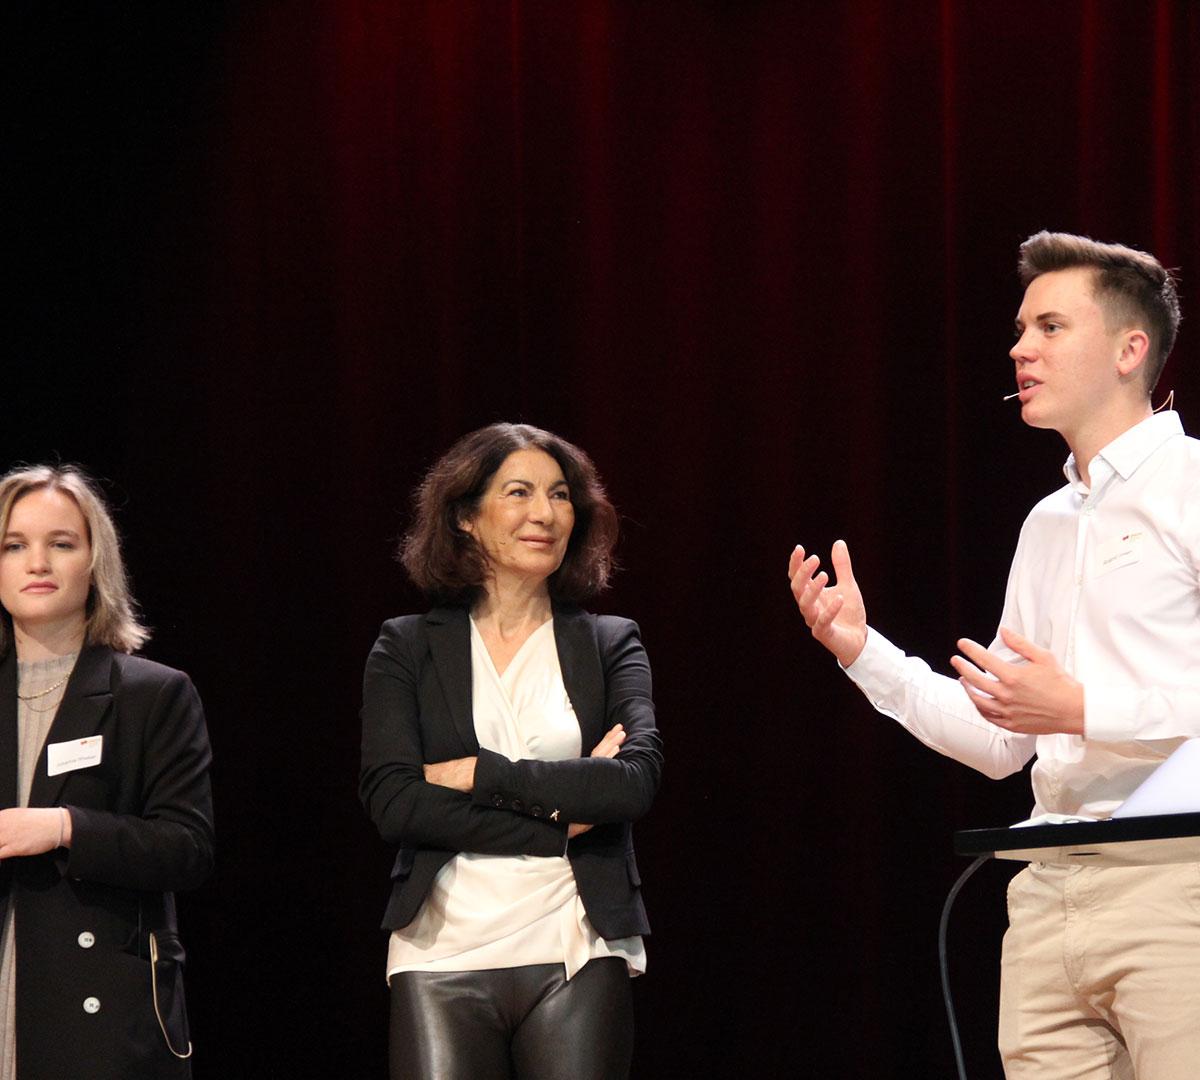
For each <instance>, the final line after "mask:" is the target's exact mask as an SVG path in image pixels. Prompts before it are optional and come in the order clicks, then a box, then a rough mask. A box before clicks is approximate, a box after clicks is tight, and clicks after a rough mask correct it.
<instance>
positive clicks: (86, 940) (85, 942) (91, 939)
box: [75, 930, 96, 949]
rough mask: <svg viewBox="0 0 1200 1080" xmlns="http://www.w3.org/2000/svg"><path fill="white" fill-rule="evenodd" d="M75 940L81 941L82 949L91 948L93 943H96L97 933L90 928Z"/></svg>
mask: <svg viewBox="0 0 1200 1080" xmlns="http://www.w3.org/2000/svg"><path fill="white" fill-rule="evenodd" d="M75 940H76V941H78V942H79V947H80V948H81V949H90V948H91V947H92V946H93V945H95V944H96V935H95V934H93V933H92V932H91V931H90V930H85V931H84V932H83V933H82V934H80V935H79V937H77V938H76V939H75Z"/></svg>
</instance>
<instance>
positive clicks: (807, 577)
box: [788, 540, 867, 667]
mask: <svg viewBox="0 0 1200 1080" xmlns="http://www.w3.org/2000/svg"><path fill="white" fill-rule="evenodd" d="M829 557H830V561H831V562H832V563H833V571H834V573H835V574H836V575H837V581H836V583H834V584H830V581H829V575H828V574H827V573H825V571H824V570H820V569H819V567H820V565H821V560H820V559H818V558H817V557H816V556H815V555H809V556H807V557H806V556H805V553H804V548H802V547H801V546H800V545H799V544H797V545H796V549H795V550H794V551H793V552H792V557H791V559H790V560H789V561H788V579H789V580H790V581H791V583H792V595H793V596H794V597H795V598H796V606H797V607H798V608H799V609H800V614H801V615H803V616H804V621H805V623H806V624H807V625H808V628H809V629H810V630H811V631H812V636H813V637H814V638H816V639H817V641H819V642H820V643H821V644H822V645H824V646H825V648H827V649H828V650H829V651H830V652H831V653H833V655H834V656H836V657H837V658H838V662H839V663H840V664H841V665H842V667H849V666H850V665H851V664H853V663H854V661H855V660H857V659H858V654H859V653H861V652H862V650H863V646H864V645H866V643H867V609H866V605H864V604H863V598H862V593H861V592H860V591H859V588H858V582H856V581H855V580H854V568H853V567H852V566H851V564H850V549H849V548H848V547H847V546H846V541H844V540H838V541H837V542H836V543H835V544H834V545H833V550H832V551H831V552H830V553H829Z"/></svg>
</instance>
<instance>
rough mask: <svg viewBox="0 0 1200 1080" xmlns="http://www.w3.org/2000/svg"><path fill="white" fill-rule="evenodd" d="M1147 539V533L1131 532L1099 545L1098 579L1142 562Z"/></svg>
mask: <svg viewBox="0 0 1200 1080" xmlns="http://www.w3.org/2000/svg"><path fill="white" fill-rule="evenodd" d="M1145 539H1146V534H1145V533H1141V532H1129V533H1125V534H1124V535H1122V536H1114V537H1112V538H1111V539H1108V540H1105V541H1103V542H1102V543H1101V544H1099V545H1097V547H1096V577H1103V576H1104V575H1105V574H1107V573H1109V572H1111V571H1113V570H1120V569H1121V567H1122V566H1131V565H1132V564H1133V563H1136V562H1141V559H1142V541H1143V540H1145Z"/></svg>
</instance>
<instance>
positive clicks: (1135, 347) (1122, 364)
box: [1117, 330, 1150, 378]
mask: <svg viewBox="0 0 1200 1080" xmlns="http://www.w3.org/2000/svg"><path fill="white" fill-rule="evenodd" d="M1149 355H1150V335H1149V334H1147V333H1146V331H1145V330H1127V331H1126V332H1125V334H1124V344H1123V345H1122V346H1121V353H1120V355H1119V356H1118V357H1117V374H1118V375H1120V376H1121V377H1122V378H1128V377H1129V376H1130V375H1132V374H1133V373H1134V372H1136V371H1140V370H1141V369H1142V365H1143V364H1145V362H1146V357H1147V356H1149Z"/></svg>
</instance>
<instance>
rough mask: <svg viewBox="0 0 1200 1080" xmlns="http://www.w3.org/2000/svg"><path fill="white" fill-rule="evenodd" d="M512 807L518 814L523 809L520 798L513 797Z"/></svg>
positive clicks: (523, 805)
mask: <svg viewBox="0 0 1200 1080" xmlns="http://www.w3.org/2000/svg"><path fill="white" fill-rule="evenodd" d="M512 808H513V809H514V810H515V811H516V812H517V813H518V814H519V813H521V811H522V810H524V809H525V804H524V803H523V802H521V800H520V799H513V801H512Z"/></svg>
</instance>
